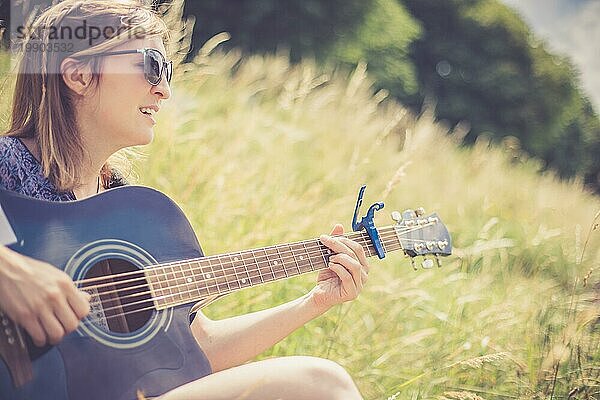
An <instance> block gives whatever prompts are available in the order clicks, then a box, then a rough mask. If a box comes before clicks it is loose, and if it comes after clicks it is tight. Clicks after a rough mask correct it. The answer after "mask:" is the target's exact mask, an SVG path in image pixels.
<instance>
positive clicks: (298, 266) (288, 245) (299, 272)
mask: <svg viewBox="0 0 600 400" xmlns="http://www.w3.org/2000/svg"><path fill="white" fill-rule="evenodd" d="M284 246H287V248H288V249H289V250H288V251H289V252H290V254H291V255H292V258H293V259H294V267H296V269H297V270H298V275H302V271H301V270H300V265H298V260H296V254H295V252H294V249H292V245H291V244H286V245H284Z"/></svg>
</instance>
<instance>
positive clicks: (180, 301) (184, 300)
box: [96, 245, 403, 311]
mask: <svg viewBox="0 0 600 400" xmlns="http://www.w3.org/2000/svg"><path fill="white" fill-rule="evenodd" d="M396 246H398V247H397V248H392V247H390V251H394V250H398V249H402V248H403V247H402V246H401V245H396ZM321 265H323V266H322V267H320V268H317V269H315V268H314V267H311V270H306V271H300V270H298V274H296V273H295V272H294V273H293V275H291V276H290V275H288V274H285V278H290V277H293V276H297V275H301V274H304V273H308V272H313V271H317V270H320V269H324V268H325V267H326V265H327V264H321ZM230 276H232V275H230ZM257 277H259V276H255V277H254V278H257ZM219 278H223V276H221V277H219ZM283 278H284V276H281V277H277V276H275V275H273V279H267V280H266V281H265V280H264V279H263V277H262V276H260V279H261V281H260V282H258V283H254V282H252V280H251V279H250V285H248V286H242V285H237V287H233V288H232V287H231V286H230V285H229V284H228V282H218V281H217V280H216V279H215V278H210V279H211V280H214V281H215V284H214V285H213V284H211V285H205V286H204V287H194V288H191V289H188V290H185V291H180V292H178V293H172V292H171V293H169V294H164V295H161V296H158V297H150V298H148V299H143V300H140V301H135V302H129V303H126V304H120V305H118V306H115V307H109V308H107V309H105V310H104V311H112V310H114V309H121V308H123V307H129V306H134V305H138V304H144V303H148V302H154V301H156V300H163V299H169V298H172V300H167V302H166V303H165V306H167V308H168V307H171V306H173V305H175V304H185V303H188V302H190V300H191V299H193V297H192V298H184V295H186V294H191V293H192V292H198V294H199V297H200V298H202V297H209V296H213V295H220V294H226V293H230V292H233V291H236V290H240V289H243V288H245V287H250V286H256V285H260V284H263V283H268V282H273V281H275V280H278V279H283ZM178 279H179V278H178ZM204 282H206V283H207V281H204ZM189 285H191V283H189V282H186V283H183V284H178V285H173V286H171V288H179V287H188V286H189ZM225 285H227V289H226V290H224V292H220V287H221V286H225ZM144 286H147V285H142V287H144ZM214 288H216V290H217V293H216V294H215V293H210V289H214ZM130 290H132V289H131V288H123V289H120V290H117V291H115V292H118V291H130ZM159 290H164V288H160V289H159ZM169 290H170V289H169ZM200 290H207V292H208V293H206V294H202V293H200ZM156 291H157V290H156V289H154V292H156ZM154 294H156V293H154ZM142 295H153V293H152V290H150V291H146V292H138V293H134V294H131V295H125V296H121V297H119V299H109V300H105V302H108V301H113V300H114V301H117V300H121V299H125V298H131V297H138V296H142ZM97 296H98V295H96V297H97ZM176 296H179V297H180V299H176ZM169 301H170V303H169ZM192 301H193V300H192Z"/></svg>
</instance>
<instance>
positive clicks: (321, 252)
mask: <svg viewBox="0 0 600 400" xmlns="http://www.w3.org/2000/svg"><path fill="white" fill-rule="evenodd" d="M363 194H364V187H363V188H362V189H361V190H360V193H359V197H358V200H357V204H356V208H355V212H354V218H353V226H354V228H355V229H356V230H357V232H352V233H349V234H345V236H346V237H349V238H351V239H352V240H355V241H356V242H357V243H360V244H361V245H362V246H363V249H364V251H365V254H366V255H367V256H368V257H372V256H378V257H379V258H383V257H384V256H385V254H386V253H387V252H390V251H395V250H401V251H403V252H404V253H405V254H406V255H407V256H409V257H411V260H412V259H413V258H414V257H417V256H423V257H425V256H427V255H433V256H435V260H436V261H437V263H438V266H440V265H441V264H440V261H439V258H438V256H440V255H441V256H447V255H449V254H450V253H451V248H452V244H451V239H450V235H449V233H448V230H447V229H446V227H445V226H444V225H443V224H442V222H441V221H440V219H439V217H438V216H437V214H431V215H429V216H425V215H424V210H423V209H421V208H419V209H417V210H415V211H413V210H406V211H404V213H402V214H400V213H398V212H394V213H392V218H393V219H394V220H395V221H396V222H397V224H396V225H395V226H389V227H384V228H381V229H377V228H376V227H375V225H374V223H373V214H374V212H375V211H376V210H379V209H381V208H383V203H375V204H373V205H372V206H371V207H370V209H369V211H368V212H367V214H366V216H365V217H363V218H362V219H361V220H360V221H359V220H358V210H359V207H360V205H361V203H362V197H363ZM0 204H1V206H2V209H3V210H4V212H5V213H6V215H7V217H8V220H9V222H10V224H11V226H12V228H13V230H14V232H15V235H16V237H17V243H15V244H13V245H11V246H9V247H10V248H12V249H13V250H15V251H17V252H19V253H21V254H24V255H26V256H29V257H32V258H35V259H38V260H42V261H45V262H47V263H49V264H51V265H54V266H56V267H57V268H60V269H62V270H63V271H65V272H66V273H67V274H68V275H69V276H71V278H72V279H73V281H74V282H75V284H77V285H78V286H79V287H80V288H81V289H82V290H85V291H86V292H88V293H90V294H91V295H92V301H91V302H90V305H91V312H90V314H89V315H88V316H87V317H86V318H84V319H83V321H82V322H81V323H80V325H79V328H78V329H77V331H75V332H73V333H71V334H70V335H68V336H67V337H65V338H64V339H63V340H62V341H61V342H60V344H58V345H57V346H53V347H46V348H43V349H40V348H37V347H35V346H33V345H32V343H31V340H30V338H29V337H28V336H27V335H26V334H25V332H24V331H23V330H22V329H20V328H19V327H18V326H16V324H14V323H13V321H11V320H10V319H9V318H8V317H7V316H6V315H4V314H2V312H1V311H0V358H1V362H0V399H1V400H80V399H86V400H133V399H135V398H136V391H137V390H140V391H142V392H143V393H144V394H145V395H146V396H150V397H154V396H160V395H162V394H164V393H165V392H167V391H169V390H171V389H173V388H175V387H178V386H180V385H183V384H185V383H188V382H190V381H193V380H196V379H198V378H201V377H203V376H205V375H208V374H209V373H210V372H211V369H210V365H209V362H208V360H207V358H206V356H205V354H204V353H203V352H202V350H201V349H200V348H199V346H198V344H197V343H196V340H195V339H194V337H193V336H192V333H191V331H190V327H189V315H190V305H191V304H194V303H196V302H198V301H201V302H202V303H201V304H206V303H208V302H210V301H211V300H213V299H215V298H217V297H219V296H222V295H225V294H228V293H231V292H233V291H235V290H239V289H243V288H246V287H250V286H255V285H261V284H264V283H268V282H273V281H276V280H281V279H287V278H289V277H292V276H296V275H300V274H304V273H309V272H313V271H317V270H320V269H324V268H327V266H328V261H329V256H330V254H331V252H330V250H329V249H328V248H327V247H325V246H324V245H323V244H322V243H321V242H320V241H319V240H318V239H309V240H305V241H301V242H294V243H287V244H280V245H275V246H268V247H263V248H259V249H252V250H245V251H240V252H234V253H228V254H222V255H215V256H209V257H203V254H202V249H201V248H200V245H199V244H198V240H197V239H196V236H195V234H194V232H193V230H192V228H191V226H190V224H189V222H188V221H187V219H186V217H185V216H184V215H183V213H182V212H181V210H180V209H179V207H177V205H176V204H175V203H173V201H171V200H170V199H169V198H168V197H166V196H165V195H163V194H162V193H160V192H158V191H156V190H153V189H150V188H146V187H141V186H126V187H120V188H116V189H111V190H108V191H106V192H104V193H101V194H99V195H96V196H93V197H90V198H88V199H85V200H81V201H75V202H48V201H41V200H34V199H31V198H29V197H24V196H21V195H18V194H15V193H12V192H7V191H3V190H0ZM413 266H414V263H413ZM432 266H433V259H425V261H424V262H423V267H424V268H430V267H432ZM24 295H27V294H24Z"/></svg>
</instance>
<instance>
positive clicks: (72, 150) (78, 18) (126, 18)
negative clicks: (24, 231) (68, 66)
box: [6, 0, 168, 192]
mask: <svg viewBox="0 0 600 400" xmlns="http://www.w3.org/2000/svg"><path fill="white" fill-rule="evenodd" d="M82 21H86V23H87V25H88V26H94V27H98V28H99V29H100V30H101V31H102V33H103V34H104V35H103V36H101V37H99V38H96V39H95V41H94V42H92V41H91V39H90V37H87V36H86V35H83V36H86V37H83V38H80V37H75V38H73V37H70V38H69V39H70V40H69V46H71V48H70V49H69V52H68V53H67V52H64V51H63V52H60V51H58V52H56V51H55V52H52V51H35V52H30V51H23V56H22V58H21V60H20V61H19V67H18V75H17V79H16V84H15V92H14V98H13V108H12V118H11V123H10V127H9V129H8V131H7V132H6V135H7V136H13V137H21V138H32V139H34V141H35V143H36V144H37V147H38V149H39V151H40V154H41V156H40V164H41V166H42V171H43V173H44V175H45V176H46V177H47V178H48V179H49V180H50V181H51V182H52V183H53V184H54V186H55V188H56V189H57V190H58V191H61V192H64V191H68V190H73V189H74V188H75V187H76V186H77V185H78V184H80V183H81V182H78V181H77V172H78V171H80V170H81V168H82V166H83V162H84V160H85V154H84V151H85V150H84V147H83V144H82V140H81V137H80V136H79V134H78V132H77V128H76V127H77V124H76V120H75V100H76V94H75V93H74V92H73V91H72V90H71V89H70V88H69V87H68V86H67V85H66V83H65V82H64V80H63V79H62V75H61V72H60V65H61V63H62V61H63V60H64V59H66V58H68V57H74V58H76V57H77V56H85V55H90V54H94V53H99V52H103V51H107V50H109V49H111V48H114V47H116V46H119V45H120V44H123V43H125V42H126V41H128V40H131V39H133V38H141V37H147V36H156V35H158V36H161V37H163V38H164V39H167V38H168V29H167V26H166V25H165V23H164V22H163V21H162V20H161V19H160V17H158V15H156V14H155V13H154V12H153V11H152V10H151V9H150V8H148V7H147V6H145V5H143V4H142V3H141V2H140V1H135V0H64V1H62V2H60V3H58V4H56V5H54V6H51V7H50V8H48V9H46V10H45V11H44V12H43V13H42V14H40V15H39V16H38V17H37V18H36V19H35V21H34V22H33V23H32V24H31V25H30V26H29V27H28V29H27V31H26V32H28V36H27V37H26V38H25V41H24V43H23V46H22V49H26V47H27V43H32V42H37V43H38V44H39V45H44V44H45V45H46V46H48V45H49V44H50V43H51V40H53V38H51V35H52V32H51V30H50V29H49V28H50V27H52V29H54V33H55V34H56V32H63V30H66V29H67V28H69V29H72V28H73V27H75V26H80V25H81V23H82ZM76 36H77V35H76ZM71 43H72V44H71ZM84 60H85V61H82V63H87V64H89V66H90V68H91V70H92V72H93V82H92V88H95V87H96V86H97V84H98V81H99V79H100V74H101V66H102V61H101V60H102V58H101V57H86V58H84ZM118 159H120V160H121V162H122V161H123V160H124V158H123V157H122V156H121V157H119V155H116V157H112V158H111V159H109V161H107V163H106V164H105V165H104V166H103V167H102V171H101V175H102V184H103V186H104V187H108V185H109V182H110V179H111V176H112V173H113V165H112V164H114V163H115V160H118ZM117 163H118V162H117ZM109 164H110V165H109Z"/></svg>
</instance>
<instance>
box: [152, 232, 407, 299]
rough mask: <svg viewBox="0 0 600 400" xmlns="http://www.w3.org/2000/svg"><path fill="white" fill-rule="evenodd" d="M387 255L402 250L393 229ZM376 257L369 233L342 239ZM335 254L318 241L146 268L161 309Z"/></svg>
mask: <svg viewBox="0 0 600 400" xmlns="http://www.w3.org/2000/svg"><path fill="white" fill-rule="evenodd" d="M379 233H380V237H381V242H382V245H383V247H384V250H385V251H386V252H388V251H394V250H398V249H401V248H402V246H401V242H400V239H399V237H398V236H397V235H396V232H395V231H394V227H386V228H382V229H380V230H379ZM344 236H346V237H348V238H350V239H352V240H355V241H356V242H358V243H359V244H361V245H362V246H363V249H364V251H365V254H366V255H367V256H368V257H371V256H374V255H376V252H375V248H374V247H373V245H372V243H371V240H370V238H369V237H368V235H367V234H366V233H365V232H352V233H349V234H346V235H344ZM330 255H331V250H329V248H327V247H326V246H325V245H323V244H322V243H321V242H320V241H319V240H318V239H310V240H305V241H301V242H294V243H287V244H280V245H275V246H269V247H262V248H258V249H252V250H244V251H240V252H235V253H227V254H219V255H214V256H208V257H203V258H198V259H194V260H186V261H179V262H174V263H170V264H163V265H161V266H158V267H155V268H148V269H146V270H145V274H146V278H147V280H148V282H149V285H150V288H151V290H152V292H153V298H154V302H155V306H156V308H157V309H158V310H162V309H166V308H169V307H174V306H176V305H180V304H187V303H190V302H194V301H198V300H200V299H203V298H206V297H210V296H215V295H223V294H227V293H231V292H233V291H236V290H240V289H244V288H247V287H250V286H256V285H262V284H264V283H268V282H273V281H278V280H282V279H287V278H291V277H294V276H297V275H301V274H305V273H308V272H314V271H318V270H321V269H324V268H326V267H327V265H328V263H329V256H330Z"/></svg>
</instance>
